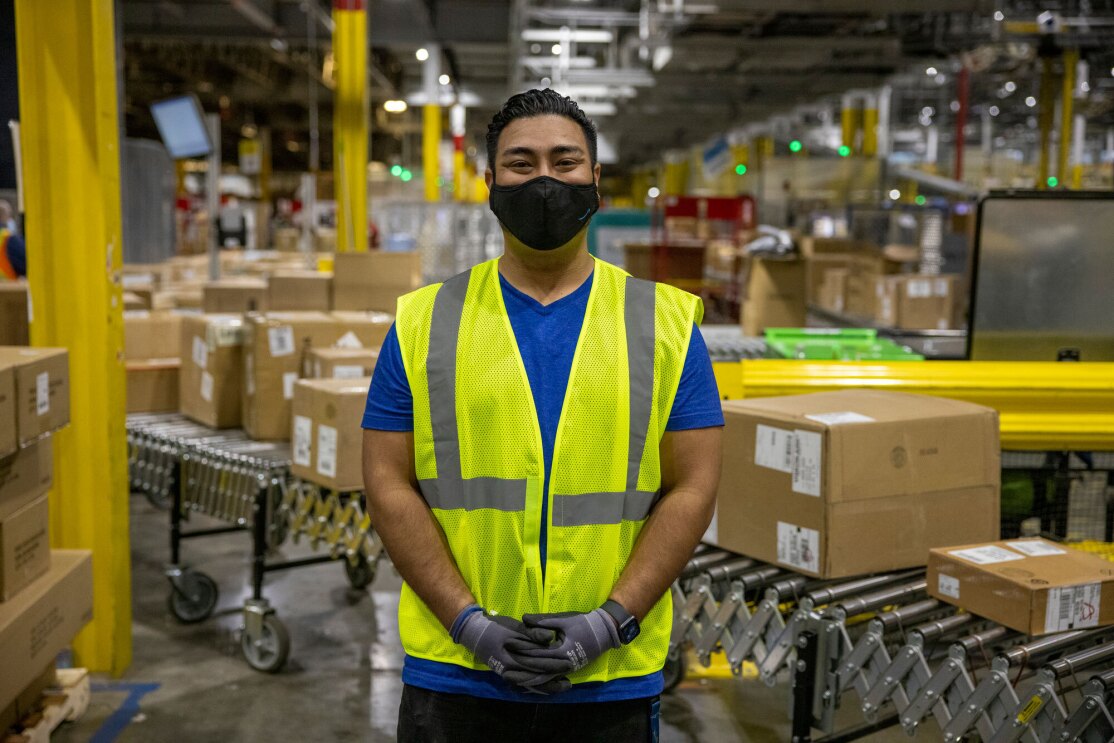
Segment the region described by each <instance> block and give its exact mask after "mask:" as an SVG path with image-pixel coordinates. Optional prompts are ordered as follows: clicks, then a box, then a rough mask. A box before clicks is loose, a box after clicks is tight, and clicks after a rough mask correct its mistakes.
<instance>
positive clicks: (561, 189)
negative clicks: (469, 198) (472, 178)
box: [490, 175, 600, 250]
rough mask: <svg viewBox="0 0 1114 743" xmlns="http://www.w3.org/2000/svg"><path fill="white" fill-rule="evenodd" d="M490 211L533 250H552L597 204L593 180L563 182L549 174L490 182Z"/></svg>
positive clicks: (573, 232) (573, 233) (569, 237)
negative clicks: (507, 182) (508, 183)
mask: <svg viewBox="0 0 1114 743" xmlns="http://www.w3.org/2000/svg"><path fill="white" fill-rule="evenodd" d="M490 204H491V211H493V212H495V216H496V217H498V218H499V221H500V222H501V223H502V224H503V226H504V227H506V228H507V229H508V230H510V233H511V234H512V235H514V236H515V237H516V238H518V240H519V242H521V243H522V244H523V245H525V246H526V247H528V248H533V249H534V250H554V249H556V248H559V247H561V246H562V245H565V244H566V243H568V242H569V240H572V239H573V238H574V237H576V233H578V232H580V230H582V229H584V226H585V225H587V224H588V220H589V219H591V218H592V215H593V214H595V213H596V211H597V210H599V208H600V198H599V194H597V193H596V184H595V183H588V184H585V185H579V184H573V183H565V182H564V181H559V180H557V179H556V178H550V177H549V176H548V175H543V176H538V177H537V178H534V179H532V180H529V181H526V182H525V183H520V184H519V185H517V186H499V185H496V184H494V183H493V184H492V185H491V198H490Z"/></svg>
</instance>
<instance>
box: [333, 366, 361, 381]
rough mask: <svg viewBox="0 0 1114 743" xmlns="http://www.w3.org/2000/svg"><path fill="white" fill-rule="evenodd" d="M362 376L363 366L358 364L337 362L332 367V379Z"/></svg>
mask: <svg viewBox="0 0 1114 743" xmlns="http://www.w3.org/2000/svg"><path fill="white" fill-rule="evenodd" d="M362 376H364V367H363V366H361V365H360V364H337V365H336V366H334V367H333V379H359V378H360V377H362Z"/></svg>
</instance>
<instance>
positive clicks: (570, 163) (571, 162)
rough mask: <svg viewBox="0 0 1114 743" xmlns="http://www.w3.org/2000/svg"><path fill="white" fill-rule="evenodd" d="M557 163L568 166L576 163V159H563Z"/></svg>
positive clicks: (564, 166)
mask: <svg viewBox="0 0 1114 743" xmlns="http://www.w3.org/2000/svg"><path fill="white" fill-rule="evenodd" d="M557 164H558V165H560V166H561V167H563V168H567V167H569V166H570V165H576V160H562V161H561V162H559V163H557Z"/></svg>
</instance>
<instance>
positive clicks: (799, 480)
mask: <svg viewBox="0 0 1114 743" xmlns="http://www.w3.org/2000/svg"><path fill="white" fill-rule="evenodd" d="M793 440H794V442H796V444H795V446H794V447H793V465H792V466H793V492H794V493H803V494H805V495H812V496H816V497H817V498H819V497H820V457H821V450H822V448H823V443H822V442H823V439H822V438H821V437H820V434H818V433H816V432H815V431H801V430H796V431H794V432H793Z"/></svg>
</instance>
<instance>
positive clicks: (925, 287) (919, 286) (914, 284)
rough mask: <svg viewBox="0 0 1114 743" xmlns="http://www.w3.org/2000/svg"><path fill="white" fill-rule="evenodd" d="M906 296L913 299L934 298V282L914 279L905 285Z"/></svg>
mask: <svg viewBox="0 0 1114 743" xmlns="http://www.w3.org/2000/svg"><path fill="white" fill-rule="evenodd" d="M905 294H906V295H907V296H908V297H910V298H911V299H919V298H921V297H931V296H932V282H931V281H929V280H928V279H914V280H912V281H907V282H906V283H905Z"/></svg>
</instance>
